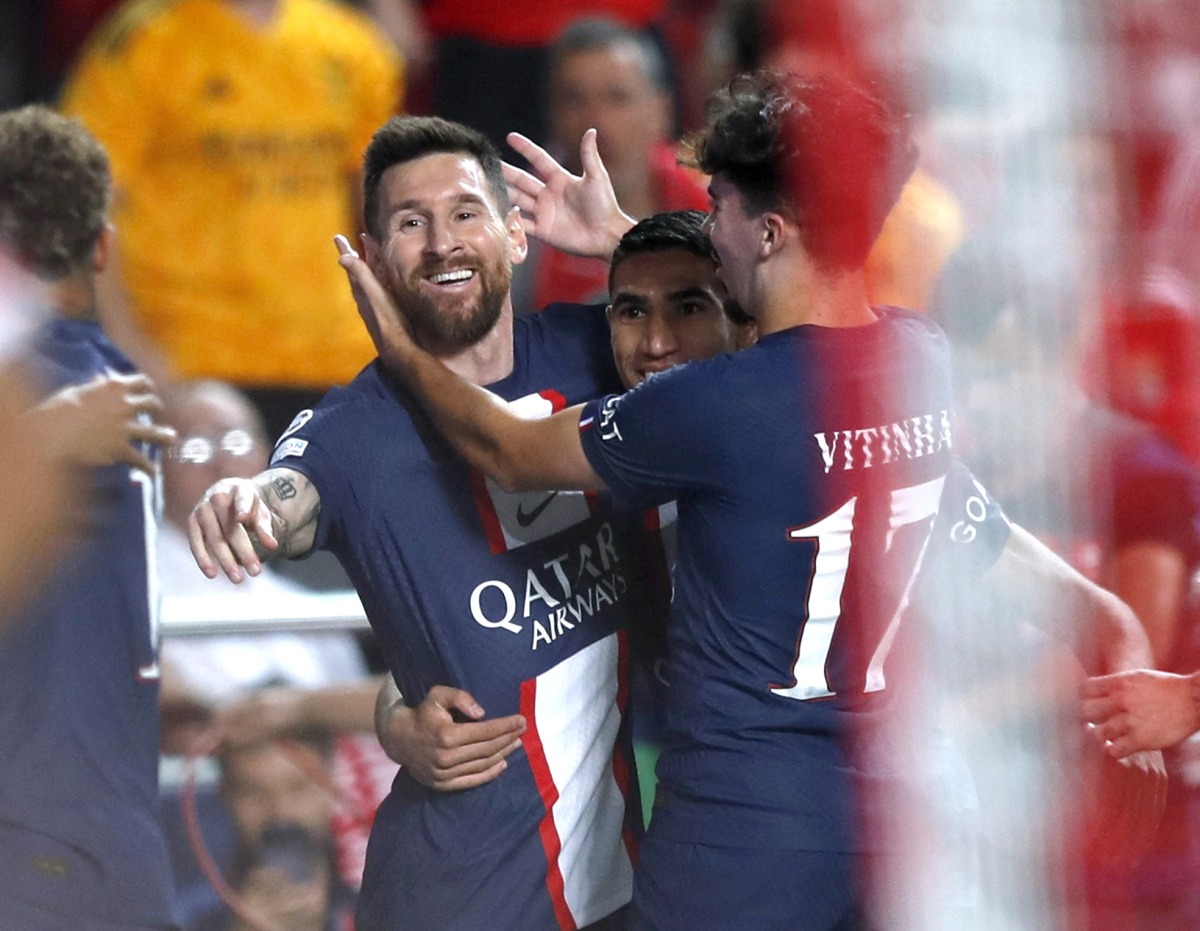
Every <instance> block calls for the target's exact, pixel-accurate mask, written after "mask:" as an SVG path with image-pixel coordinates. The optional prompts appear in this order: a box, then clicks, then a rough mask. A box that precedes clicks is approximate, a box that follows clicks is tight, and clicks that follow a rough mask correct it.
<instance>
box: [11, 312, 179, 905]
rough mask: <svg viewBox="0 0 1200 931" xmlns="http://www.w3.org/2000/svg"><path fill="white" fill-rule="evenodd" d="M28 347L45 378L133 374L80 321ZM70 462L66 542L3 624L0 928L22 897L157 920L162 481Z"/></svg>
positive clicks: (163, 882) (119, 468)
mask: <svg viewBox="0 0 1200 931" xmlns="http://www.w3.org/2000/svg"><path fill="white" fill-rule="evenodd" d="M37 350H38V356H39V358H38V359H37V361H38V362H40V363H42V368H43V373H44V375H45V377H46V381H47V382H48V383H50V384H51V386H52V387H54V388H58V387H62V386H65V385H70V384H80V383H83V382H85V381H88V380H90V379H91V378H92V377H93V376H95V375H97V374H99V373H102V372H105V371H106V370H109V369H111V370H116V371H121V372H128V371H130V370H131V366H130V365H129V363H128V361H127V360H126V359H125V358H124V357H123V356H122V355H121V354H120V353H119V352H118V351H117V350H116V349H115V348H114V347H113V346H112V344H111V343H109V342H108V340H107V339H106V338H105V337H104V336H103V334H102V333H101V331H100V327H99V325H98V324H96V323H95V322H91V321H80V320H63V319H58V320H54V321H52V322H51V323H49V324H47V326H46V327H45V328H44V329H43V330H42V332H41V334H40V338H39V340H38V344H37ZM80 474H81V475H82V476H85V477H86V486H87V487H86V488H85V494H86V496H87V497H86V499H85V500H86V504H85V505H81V514H82V519H81V520H80V521H78V522H76V523H75V525H73V527H72V539H71V542H70V544H69V547H68V548H67V549H66V551H65V552H64V553H62V554H61V555H60V557H59V561H58V565H57V567H56V569H55V571H54V572H53V574H52V575H51V576H50V578H49V579H48V580H47V582H46V583H45V584H44V586H43V588H42V590H41V591H40V592H39V594H38V595H37V596H36V597H35V598H34V600H33V601H32V602H31V604H30V605H29V606H28V607H27V608H25V609H24V610H23V611H22V612H21V614H20V616H19V617H17V618H15V619H14V620H13V621H11V622H10V624H9V626H8V627H7V629H6V630H4V631H3V632H0V926H3V927H27V926H28V922H29V921H30V920H32V919H30V918H29V914H32V912H25V911H18V912H17V914H18V915H20V916H22V917H19V918H15V919H12V918H11V913H10V912H9V911H8V909H12V908H16V909H21V908H22V905H24V906H27V907H29V908H31V909H34V910H35V911H37V912H39V913H47V914H49V915H57V916H59V919H58V923H57V926H59V927H88V928H92V927H95V928H109V927H113V928H116V927H120V928H130V927H150V926H154V927H161V926H166V925H170V924H171V900H170V895H171V884H170V876H169V867H168V855H167V849H166V844H165V841H164V839H163V835H162V833H161V830H160V827H159V824H158V817H157V797H158V741H159V726H158V725H159V720H158V682H157V679H158V669H157V663H156V654H157V643H156V640H157V631H156V619H157V602H158V594H157V578H156V575H155V569H154V565H153V561H152V560H153V553H154V538H153V532H154V529H155V521H156V517H157V510H158V499H159V495H158V489H157V487H156V483H155V480H153V479H151V478H150V477H149V476H147V475H145V474H144V473H142V472H139V471H137V470H134V469H131V468H130V467H129V466H127V465H113V466H108V467H105V468H98V469H93V470H91V471H90V472H81V473H80ZM6 914H7V915H10V919H11V920H5V915H6ZM48 920H51V921H52V923H54V920H53V919H48Z"/></svg>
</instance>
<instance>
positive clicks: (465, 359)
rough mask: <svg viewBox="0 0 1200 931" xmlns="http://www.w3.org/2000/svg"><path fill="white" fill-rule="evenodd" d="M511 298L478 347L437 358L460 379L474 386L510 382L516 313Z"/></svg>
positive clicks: (440, 354)
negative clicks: (507, 380)
mask: <svg viewBox="0 0 1200 931" xmlns="http://www.w3.org/2000/svg"><path fill="white" fill-rule="evenodd" d="M511 300H512V299H511V298H508V299H506V300H505V302H504V308H503V310H501V312H500V319H499V320H498V321H496V325H495V326H494V327H492V330H491V332H490V333H488V335H487V336H485V337H484V338H483V339H481V340H480V341H479V342H478V343H476V344H475V345H474V346H471V347H470V348H468V349H463V350H461V351H459V352H455V353H440V352H434V353H433V354H434V355H435V356H437V358H438V359H440V360H441V362H442V364H443V365H445V366H446V368H448V369H450V371H452V372H454V374H455V375H458V376H459V377H460V378H463V379H465V380H466V381H469V382H471V384H474V385H490V384H493V383H494V382H498V381H500V380H501V379H502V378H507V377H508V376H509V375H511V374H512V370H513V313H512V303H511Z"/></svg>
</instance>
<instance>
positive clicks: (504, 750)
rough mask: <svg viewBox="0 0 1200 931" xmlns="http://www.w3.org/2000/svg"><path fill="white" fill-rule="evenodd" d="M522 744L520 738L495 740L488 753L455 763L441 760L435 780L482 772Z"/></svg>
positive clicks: (439, 780)
mask: <svg viewBox="0 0 1200 931" xmlns="http://www.w3.org/2000/svg"><path fill="white" fill-rule="evenodd" d="M520 746H521V741H520V740H501V741H495V742H493V743H492V744H491V745H490V746H489V752H488V753H479V754H475V755H472V756H469V757H466V758H464V759H462V760H459V761H457V762H453V763H450V762H446V763H442V762H441V761H439V762H438V765H437V769H436V771H435V773H434V780H435V781H437V782H443V781H446V780H451V779H457V778H459V777H461V776H471V775H475V774H477V773H481V772H483V771H485V770H488V769H491V768H492V767H493V766H495V765H496V764H497V763H498V762H500V761H501V760H504V759H507V758H508V756H509V755H511V754H512V752H513V751H514V750H516V749H517V748H518V747H520Z"/></svg>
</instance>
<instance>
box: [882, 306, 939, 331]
mask: <svg viewBox="0 0 1200 931" xmlns="http://www.w3.org/2000/svg"><path fill="white" fill-rule="evenodd" d="M874 311H875V314H876V315H877V316H878V317H879V320H880V321H881V322H882V323H884V324H886V325H889V326H893V327H897V328H906V329H911V330H914V331H916V332H920V333H927V334H929V335H930V336H936V337H938V338H941V339H945V333H943V332H942V328H941V327H940V326H938V325H937V323H936V322H935V321H933V320H932V319H931V318H930V316H929V315H928V314H923V313H920V312H918V311H915V310H909V309H908V308H907V307H896V306H895V305H892V304H885V305H881V306H877V307H875V308H874Z"/></svg>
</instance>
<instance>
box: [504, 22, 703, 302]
mask: <svg viewBox="0 0 1200 931" xmlns="http://www.w3.org/2000/svg"><path fill="white" fill-rule="evenodd" d="M549 86H550V106H549V113H550V131H549V136H548V138H549V140H550V142H549V148H550V149H551V151H552V152H554V154H555V155H556V156H557V157H558V158H559V159H560V160H561V161H562V163H563V164H564V165H565V166H566V167H567V168H569V169H570V170H571V171H573V172H575V173H580V172H581V171H582V167H583V166H582V165H581V164H580V155H579V140H580V138H581V137H582V136H583V134H584V133H585V132H586V131H587V130H588V129H591V128H595V129H596V130H597V136H596V141H597V143H598V145H599V147H600V155H601V157H602V158H603V160H604V165H605V167H606V168H607V169H608V174H609V178H610V179H611V180H612V185H613V190H614V191H615V192H616V195H617V199H618V201H619V202H620V203H621V207H622V209H624V210H625V211H626V212H627V213H629V214H630V215H631V216H633V217H647V216H649V215H650V214H652V213H657V212H660V211H665V210H687V209H695V210H707V209H708V194H707V193H706V192H705V187H704V186H705V181H704V180H703V178H702V176H701V175H699V174H698V173H697V172H695V171H692V170H689V169H685V168H682V167H681V166H679V165H678V164H676V161H675V147H674V146H673V145H672V141H671V127H672V122H673V113H674V95H673V93H672V88H671V81H670V76H669V73H668V68H667V62H666V60H665V58H664V56H663V53H662V50H661V49H660V48H659V46H658V45H656V44H655V43H654V41H653V40H651V39H649V38H647V36H646V35H645V34H644V33H641V32H638V31H637V30H634V29H630V28H628V27H626V26H623V25H622V24H620V23H618V22H616V21H615V20H609V19H582V20H577V21H575V22H573V23H571V24H570V25H568V26H567V28H566V29H565V30H563V32H562V33H561V34H560V35H559V37H558V38H557V39H556V40H555V42H554V44H553V45H552V46H551V47H550V85H549ZM517 279H518V280H517V281H516V282H515V283H514V289H515V291H516V293H517V294H518V298H520V297H521V296H523V295H526V294H527V295H528V296H529V299H528V300H525V301H520V303H522V304H525V305H527V306H531V307H534V308H541V307H545V306H546V305H547V304H549V303H551V302H552V301H579V302H588V301H600V300H604V299H605V295H606V293H607V282H608V263H607V262H606V261H602V260H600V259H594V258H583V257H578V256H572V255H568V254H567V253H565V252H561V251H559V250H557V249H555V248H554V247H552V246H548V245H545V244H543V243H541V242H539V241H537V240H533V241H532V242H531V243H530V255H529V258H528V260H527V261H526V263H525V265H523V266H521V267H520V269H519V271H518V273H517Z"/></svg>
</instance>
